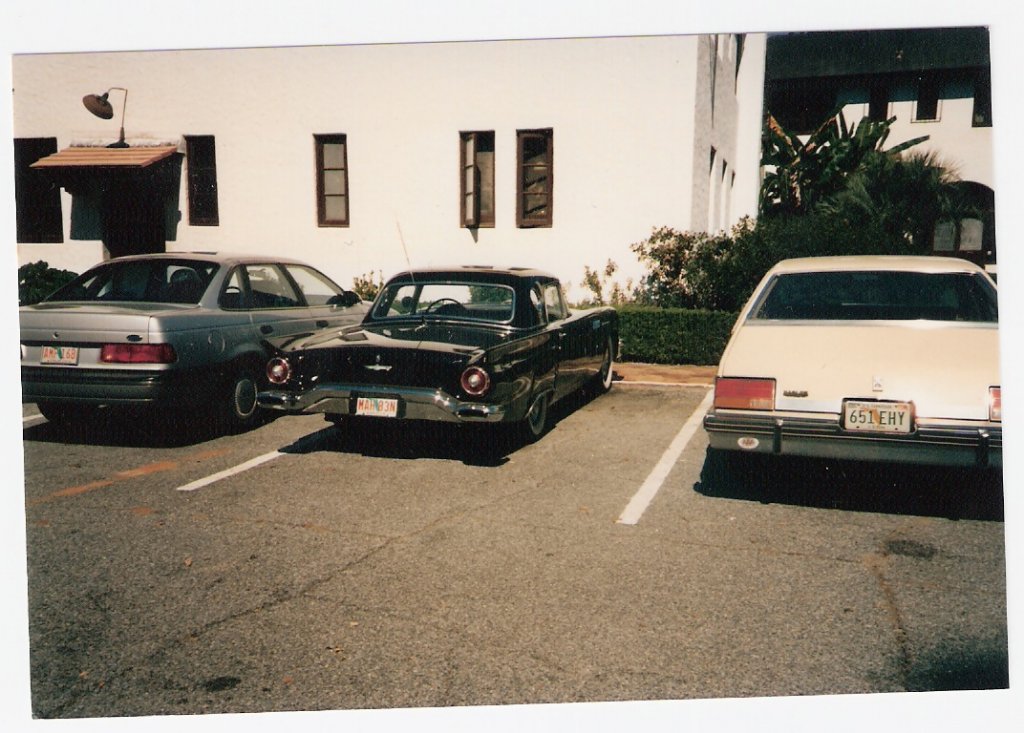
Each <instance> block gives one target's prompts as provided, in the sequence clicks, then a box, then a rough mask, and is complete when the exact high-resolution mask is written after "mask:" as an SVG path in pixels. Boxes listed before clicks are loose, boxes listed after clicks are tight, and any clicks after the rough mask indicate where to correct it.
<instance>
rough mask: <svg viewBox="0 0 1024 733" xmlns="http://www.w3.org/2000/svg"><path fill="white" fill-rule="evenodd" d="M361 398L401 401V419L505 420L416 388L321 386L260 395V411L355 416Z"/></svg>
mask: <svg viewBox="0 0 1024 733" xmlns="http://www.w3.org/2000/svg"><path fill="white" fill-rule="evenodd" d="M358 397H376V398H383V399H397V400H398V415H397V417H398V418H399V419H406V420H435V421H440V422H454V423H493V422H502V421H503V420H505V419H506V413H507V412H508V408H507V406H506V405H502V404H486V403H480V402H463V401H460V400H458V399H456V398H454V397H452V396H451V395H449V394H448V393H447V392H445V391H444V390H441V389H428V388H415V387H395V388H392V387H367V386H362V385H349V384H321V385H318V386H316V387H314V388H313V389H310V390H307V391H306V392H300V393H296V392H287V391H284V390H268V391H264V392H260V393H259V394H258V395H257V398H256V399H257V402H258V403H259V406H260V407H264V408H267V409H269V410H282V411H285V412H293V413H302V414H315V413H324V414H331V415H355V414H356V399H357V398H358Z"/></svg>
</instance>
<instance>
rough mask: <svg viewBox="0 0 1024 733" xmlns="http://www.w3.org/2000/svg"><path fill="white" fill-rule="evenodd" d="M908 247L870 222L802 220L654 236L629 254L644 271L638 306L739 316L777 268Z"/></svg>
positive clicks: (822, 217) (663, 231) (830, 217)
mask: <svg viewBox="0 0 1024 733" xmlns="http://www.w3.org/2000/svg"><path fill="white" fill-rule="evenodd" d="M909 247H910V245H909V243H908V242H906V241H905V240H902V239H899V238H897V239H895V240H894V238H893V237H892V236H891V235H887V234H885V233H884V232H883V231H882V230H881V228H880V227H879V226H878V224H877V222H875V221H874V220H871V219H870V218H868V219H866V220H860V221H857V220H854V219H853V218H852V217H851V216H838V215H836V214H834V213H829V214H824V213H822V214H805V215H803V216H779V217H775V218H773V219H771V220H768V221H760V222H758V223H757V224H756V225H755V224H754V223H753V222H752V221H750V220H749V219H745V220H743V221H741V222H740V223H739V224H737V225H736V226H735V227H734V228H733V230H732V233H731V234H726V233H724V232H722V233H719V234H714V235H712V234H705V233H703V232H679V231H676V230H674V229H671V228H669V227H660V228H656V229H655V230H654V231H653V233H652V234H651V236H650V237H649V238H648V239H646V240H644V241H643V242H638V243H636V244H634V245H632V249H633V251H634V252H636V253H637V255H638V256H639V257H640V260H641V262H643V263H644V264H645V265H646V267H647V275H646V277H645V278H644V280H643V282H641V284H640V287H639V288H638V291H637V302H639V303H643V304H646V305H656V306H662V307H668V308H697V309H707V310H715V311H718V310H721V311H729V312H733V313H735V312H738V311H739V310H740V309H741V308H742V307H743V304H744V303H746V301H747V299H748V298H749V297H750V294H751V293H753V292H754V288H755V287H757V283H758V282H760V280H761V278H762V277H763V276H764V274H765V273H766V272H767V271H768V270H769V269H770V268H771V267H772V266H773V265H775V264H776V263H777V262H780V261H781V260H784V259H788V258H791V257H810V256H817V255H846V254H906V253H908V251H909Z"/></svg>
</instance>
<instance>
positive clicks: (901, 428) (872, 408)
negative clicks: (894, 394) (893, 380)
mask: <svg viewBox="0 0 1024 733" xmlns="http://www.w3.org/2000/svg"><path fill="white" fill-rule="evenodd" d="M843 426H844V427H845V428H846V429H847V430H852V431H859V432H867V433H909V432H911V431H912V430H913V429H914V427H913V426H914V409H913V407H912V405H911V404H910V403H909V402H857V401H854V400H848V401H846V402H844V403H843Z"/></svg>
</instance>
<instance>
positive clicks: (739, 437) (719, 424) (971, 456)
mask: <svg viewBox="0 0 1024 733" xmlns="http://www.w3.org/2000/svg"><path fill="white" fill-rule="evenodd" d="M704 430H705V431H707V434H708V441H709V443H710V445H711V447H712V448H717V449H720V450H736V451H745V452H752V453H774V454H776V455H794V456H807V457H814V458H837V459H849V460H861V461H894V462H900V463H920V464H932V465H945V466H975V467H978V468H1000V467H1001V466H1002V462H1003V428H1002V425H1000V424H999V423H991V422H987V421H973V422H972V421H962V422H957V421H924V420H922V421H920V422H919V423H918V424H917V426H916V429H915V430H914V432H912V433H910V434H907V435H893V434H878V433H871V434H868V433H855V432H850V431H847V430H844V429H843V428H842V427H841V426H840V424H839V417H838V416H837V415H832V416H823V417H809V416H806V415H785V414H779V413H771V414H763V415H759V414H754V413H746V412H733V411H724V410H717V411H716V410H714V409H712V410H710V411H709V412H708V414H707V415H705V417H704Z"/></svg>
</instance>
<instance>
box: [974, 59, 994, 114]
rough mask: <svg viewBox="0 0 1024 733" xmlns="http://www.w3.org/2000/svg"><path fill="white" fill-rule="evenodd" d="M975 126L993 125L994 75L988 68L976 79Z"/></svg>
mask: <svg viewBox="0 0 1024 733" xmlns="http://www.w3.org/2000/svg"><path fill="white" fill-rule="evenodd" d="M971 124H972V125H973V126H974V127H992V76H991V73H990V71H989V70H988V69H987V68H986V69H984V70H982V71H979V72H978V75H977V77H975V79H974V115H973V119H972V122H971Z"/></svg>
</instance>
